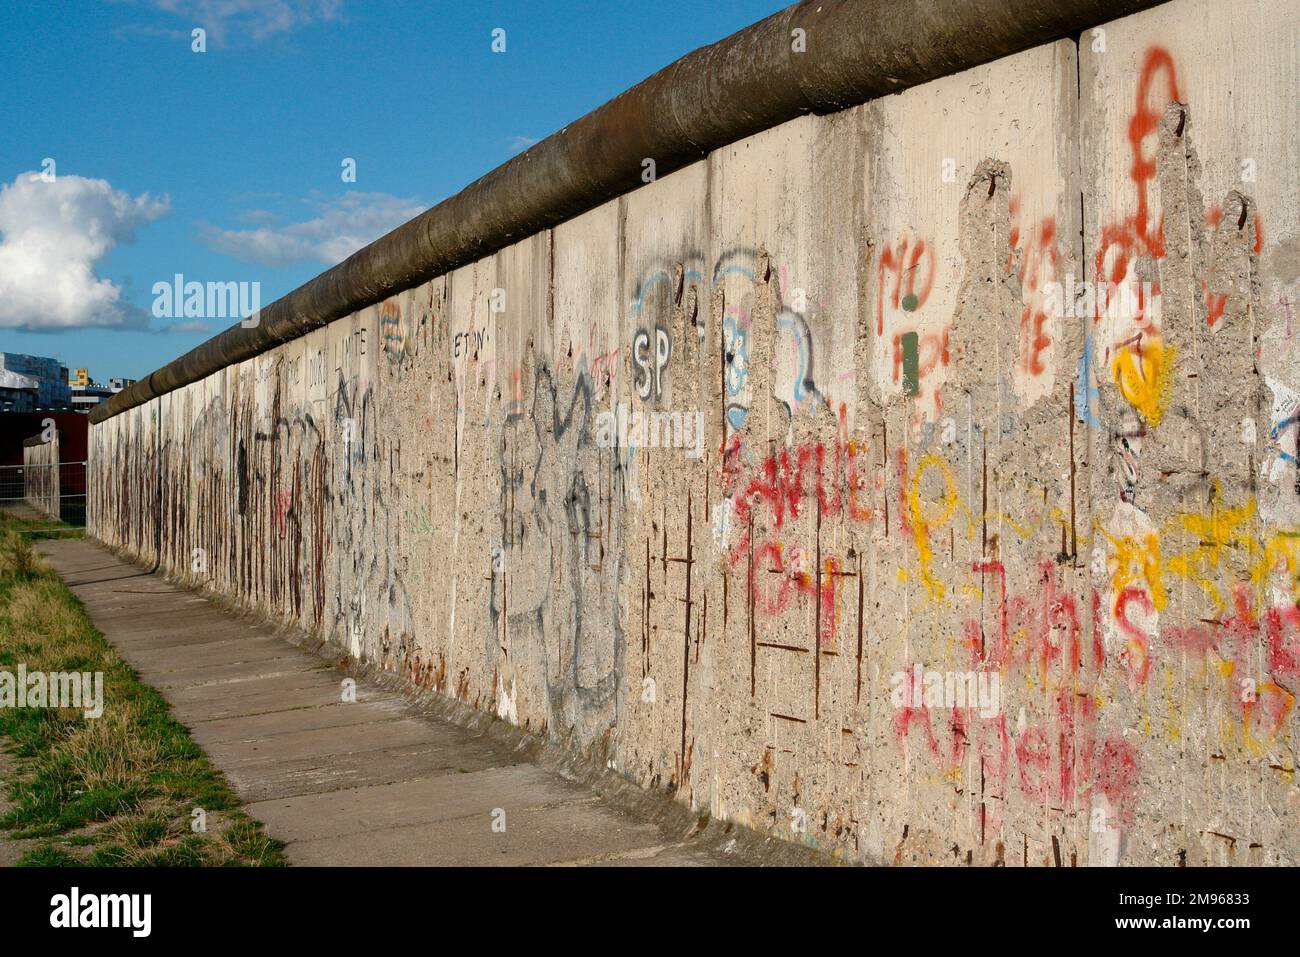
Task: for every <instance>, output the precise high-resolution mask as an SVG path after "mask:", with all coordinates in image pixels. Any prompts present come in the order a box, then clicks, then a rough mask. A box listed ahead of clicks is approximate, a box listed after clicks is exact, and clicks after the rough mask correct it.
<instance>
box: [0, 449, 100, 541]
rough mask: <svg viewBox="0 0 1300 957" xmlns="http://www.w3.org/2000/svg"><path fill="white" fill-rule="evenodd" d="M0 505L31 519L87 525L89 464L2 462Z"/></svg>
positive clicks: (0, 469)
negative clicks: (87, 467)
mask: <svg viewBox="0 0 1300 957" xmlns="http://www.w3.org/2000/svg"><path fill="white" fill-rule="evenodd" d="M0 508H3V509H6V510H8V511H9V512H11V513H13V514H17V515H20V516H22V517H24V518H28V519H40V518H48V519H50V520H51V521H56V522H62V523H64V524H66V525H74V526H78V527H84V526H85V524H86V463H85V462H55V463H36V462H29V463H27V464H26V465H0Z"/></svg>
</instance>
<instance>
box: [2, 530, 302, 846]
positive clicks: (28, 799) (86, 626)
mask: <svg viewBox="0 0 1300 957" xmlns="http://www.w3.org/2000/svg"><path fill="white" fill-rule="evenodd" d="M24 524H30V523H23V522H17V521H15V520H13V519H11V518H9V517H7V516H4V515H3V514H0V669H3V670H7V671H14V670H15V669H16V666H17V665H18V664H23V665H25V666H26V668H27V671H28V673H31V672H33V671H44V672H55V671H80V672H103V675H104V699H103V703H104V712H103V714H102V715H101V716H100V717H98V718H87V717H85V715H84V713H83V712H82V711H81V710H77V709H55V708H0V739H3V740H0V747H5V748H6V749H7V750H8V751H9V752H10V753H11V754H12V755H14V757H15V758H16V760H17V764H18V769H17V775H16V778H15V779H14V780H11V781H10V782H9V786H8V789H7V790H8V794H7V797H8V798H9V800H10V801H11V802H12V806H11V807H10V808H9V810H8V812H7V813H5V814H4V815H3V816H0V841H3V840H6V837H5V832H8V833H9V834H10V835H11V836H12V837H14V838H35V839H38V840H39V843H38V844H36V845H34V846H33V847H32V848H31V849H29V850H28V851H27V852H26V854H25V855H24V856H23V858H22V859H21V860H20V861H19V863H20V864H27V865H33V866H65V865H78V864H91V865H110V866H167V867H190V866H209V865H217V866H222V865H279V864H283V863H284V859H283V854H282V849H283V846H282V845H281V844H280V843H279V842H277V841H274V840H271V839H270V838H268V837H266V836H265V834H263V833H262V828H261V825H260V824H258V823H257V822H256V821H253V820H252V819H251V818H249V817H248V816H247V815H246V814H244V813H243V812H242V811H240V810H239V802H238V800H237V799H236V797H235V795H234V792H233V791H232V790H231V789H230V786H229V785H228V784H227V783H226V781H225V779H224V778H223V777H222V776H221V775H220V773H219V772H218V771H217V770H216V769H215V768H213V767H212V765H211V764H210V763H209V762H208V760H207V758H206V757H205V756H204V755H203V752H202V751H201V750H200V749H199V747H198V745H196V744H195V743H194V741H193V739H192V738H190V736H189V732H187V731H186V730H185V728H184V727H183V726H182V725H180V724H179V723H178V722H177V721H176V720H175V719H174V718H173V717H172V716H171V712H170V709H169V706H168V705H167V702H166V701H165V700H164V699H163V697H162V696H161V695H160V694H159V693H158V692H157V691H156V690H155V689H153V688H152V687H150V686H149V685H146V684H144V683H143V682H141V681H140V680H139V678H138V677H137V675H136V674H135V672H134V671H132V670H131V668H129V667H128V666H127V665H126V664H125V663H124V662H123V661H122V660H121V659H120V658H118V657H117V654H116V653H115V651H114V650H113V647H112V645H110V644H109V643H108V641H107V640H106V639H105V638H104V636H103V635H101V634H100V633H99V632H98V631H96V630H95V628H94V626H93V625H91V623H90V620H89V618H88V617H87V616H86V612H85V609H84V608H83V607H82V605H81V603H80V602H79V601H78V600H77V599H76V597H75V596H74V595H73V594H72V593H71V592H70V591H69V590H68V589H67V587H66V586H65V585H64V584H63V582H62V581H61V580H60V579H59V578H58V576H57V575H55V574H54V572H52V571H51V570H50V569H49V568H48V567H47V566H46V565H45V564H44V563H43V562H42V561H41V559H40V557H39V555H37V554H36V553H35V550H34V549H33V548H32V547H31V543H30V541H28V536H27V535H26V534H25V529H24V528H23V526H24ZM195 808H201V809H202V810H203V812H204V813H205V814H206V830H205V831H200V832H198V833H196V832H194V831H193V830H192V829H191V823H192V821H193V818H192V812H193V811H194V809H195Z"/></svg>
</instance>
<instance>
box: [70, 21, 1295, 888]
mask: <svg viewBox="0 0 1300 957" xmlns="http://www.w3.org/2000/svg"><path fill="white" fill-rule="evenodd" d="M1298 41H1300V15H1298V14H1297V10H1296V7H1295V5H1294V4H1293V3H1289V2H1286V0H1251V2H1246V3H1239V4H1234V5H1223V4H1217V3H1212V2H1209V0H1174V2H1172V3H1169V4H1166V5H1164V6H1161V7H1157V8H1155V9H1152V10H1150V11H1147V12H1145V13H1142V14H1138V15H1135V16H1133V17H1129V18H1126V19H1124V20H1121V21H1117V22H1114V23H1107V24H1100V25H1098V27H1097V28H1096V29H1094V30H1090V31H1088V32H1086V33H1084V34H1083V35H1081V36H1080V37H1079V38H1078V41H1077V42H1072V41H1068V40H1067V41H1060V42H1057V43H1053V44H1050V45H1047V46H1042V47H1038V48H1035V49H1031V50H1027V51H1025V52H1023V53H1020V54H1017V55H1015V56H1011V57H1008V58H1005V59H1002V60H999V61H996V62H993V63H991V64H988V65H986V66H982V67H978V68H976V69H973V70H969V71H967V72H964V73H961V74H957V75H954V76H951V77H947V78H945V79H942V80H938V81H935V82H932V83H929V84H926V85H924V86H920V87H916V88H914V89H911V90H908V91H906V92H904V93H901V94H899V95H897V96H891V97H887V98H884V99H881V100H877V101H873V102H870V103H867V104H865V105H864V106H861V107H858V108H854V109H850V110H846V111H844V112H841V113H836V114H833V115H829V116H820V117H814V116H807V117H803V118H801V119H798V120H795V121H792V122H790V123H787V124H785V125H783V126H780V127H777V128H774V129H771V130H768V131H766V132H763V133H760V134H758V135H756V136H753V137H751V138H749V139H746V140H743V141H741V142H738V143H735V144H733V145H731V146H729V147H726V148H723V149H719V150H717V151H715V152H714V153H713V154H711V155H710V156H709V158H708V159H707V160H706V161H702V162H699V163H696V164H694V165H692V166H689V167H686V168H685V169H682V170H680V171H678V172H676V173H674V174H672V175H671V176H667V177H664V178H662V179H659V180H658V181H656V182H653V183H650V184H648V185H646V186H644V187H643V188H641V189H639V190H637V191H635V192H632V193H630V194H628V195H626V196H624V197H622V198H620V199H618V200H615V201H611V202H610V203H608V204H606V205H604V206H602V207H599V208H597V209H595V210H593V211H591V212H589V213H586V214H584V215H582V216H580V217H578V218H575V219H572V220H570V221H568V222H565V223H563V224H562V225H560V226H557V227H556V228H554V229H552V230H547V231H545V232H542V233H539V234H537V235H534V236H531V237H528V238H526V239H524V240H522V241H521V242H519V243H518V244H517V245H515V246H512V247H510V248H507V249H505V250H503V251H502V252H500V253H498V254H496V255H493V256H491V257H489V258H486V259H483V260H481V261H479V262H477V263H475V264H473V265H471V266H467V267H465V268H462V269H458V270H456V271H455V272H452V273H450V274H448V275H445V276H442V277H440V278H437V279H435V280H433V281H431V282H429V283H427V284H424V285H421V286H419V287H417V288H414V289H410V290H408V291H406V292H403V293H401V294H399V295H397V296H394V297H393V298H391V299H389V300H387V301H385V302H383V303H382V304H380V305H378V306H375V307H372V308H368V309H365V310H363V311H361V312H360V313H357V314H355V315H353V316H350V317H348V318H346V319H342V320H339V321H336V322H334V323H332V324H330V325H329V326H327V327H325V328H322V329H319V330H317V331H315V332H312V333H310V334H308V335H307V336H305V337H303V338H300V339H296V340H294V341H291V342H288V343H285V344H284V345H282V346H280V347H278V348H277V349H275V350H274V351H272V352H268V353H265V354H263V355H261V356H258V357H257V358H255V359H252V360H249V361H247V362H244V363H241V364H238V365H234V366H230V367H228V368H226V369H225V370H223V371H221V372H219V373H216V374H214V375H212V376H211V377H210V378H208V379H206V380H204V381H202V382H198V383H195V384H192V385H189V386H186V387H184V388H182V389H179V390H177V391H175V392H172V393H169V394H167V395H165V396H163V397H161V398H159V399H155V400H153V401H152V402H150V403H148V404H146V405H143V406H139V407H136V408H133V409H130V410H128V411H126V412H124V413H122V414H120V415H117V416H116V417H114V418H111V419H109V420H107V421H105V422H102V423H100V424H98V425H96V426H94V430H93V435H92V440H91V441H92V449H91V458H92V462H93V463H94V464H93V466H92V468H91V470H90V473H91V477H92V489H91V498H90V527H91V529H92V531H93V533H94V534H95V535H96V536H98V537H99V538H100V539H101V540H103V541H104V542H106V543H108V544H110V545H112V546H114V547H116V548H119V549H121V550H123V551H125V552H126V553H128V554H130V555H132V556H134V557H136V558H139V559H143V560H146V561H155V560H156V561H158V562H159V563H160V565H161V567H162V568H164V569H165V570H167V571H168V572H169V573H171V574H173V575H175V576H178V577H180V578H182V579H184V580H185V581H186V582H188V583H190V584H193V585H195V586H200V587H204V588H209V589H213V590H215V591H217V592H220V593H222V594H224V595H226V596H229V597H230V598H232V599H234V600H237V601H239V602H241V603H243V604H245V605H247V606H248V607H250V608H255V609H257V610H259V611H261V612H263V613H266V614H270V615H274V616H277V617H279V618H281V619H283V620H285V621H288V622H292V623H294V624H296V625H299V626H301V627H303V628H306V629H308V630H309V631H311V632H312V633H314V634H316V635H318V636H320V637H323V638H328V639H330V640H331V641H333V642H335V643H336V644H337V645H338V646H340V647H341V648H343V649H345V650H346V651H347V652H348V653H349V654H350V655H351V656H353V658H355V659H357V660H359V661H363V662H367V663H369V664H371V665H372V666H374V667H378V668H383V669H388V670H390V671H391V672H393V673H395V674H398V675H401V676H404V677H405V678H406V679H408V680H409V681H411V682H413V683H415V684H417V685H419V686H421V687H424V688H427V689H433V690H436V691H438V692H440V693H441V694H443V695H445V696H448V697H450V698H454V699H457V700H459V701H461V702H463V703H466V704H468V705H472V706H474V707H476V708H479V709H482V710H484V711H490V712H493V713H495V714H496V715H498V716H500V717H503V718H505V719H507V720H509V721H510V722H513V723H515V724H517V725H520V726H522V727H524V728H527V729H531V730H538V731H544V732H545V733H546V734H547V735H548V736H549V737H550V738H551V739H552V740H553V741H555V742H556V743H558V744H561V745H563V746H566V747H568V748H571V749H573V750H574V751H576V752H581V753H583V754H586V755H588V756H592V757H595V758H598V759H600V760H602V761H604V762H605V763H606V764H607V765H608V766H609V767H611V768H613V769H615V770H617V771H619V772H621V773H622V774H624V775H626V776H627V777H628V778H630V779H631V780H633V781H635V782H637V783H639V784H642V785H645V786H647V787H657V788H666V789H671V790H672V791H674V792H675V793H676V795H677V797H678V799H679V800H680V801H681V802H683V804H685V805H687V806H688V807H690V808H692V809H698V810H700V811H707V812H708V813H709V814H710V815H712V816H713V817H715V818H722V819H726V820H730V821H737V822H741V823H744V824H747V825H750V826H752V827H755V828H758V829H759V830H761V831H765V832H770V833H774V834H779V835H781V836H784V837H786V838H788V839H790V840H792V841H797V842H804V843H807V844H810V845H815V846H817V847H819V848H822V849H824V850H827V851H830V852H832V853H834V854H836V855H838V856H841V857H844V858H848V859H852V860H869V861H876V860H883V861H892V862H898V863H967V862H973V863H983V864H993V863H1004V864H1064V865H1069V864H1079V865H1083V864H1167V865H1177V864H1182V863H1186V864H1207V863H1273V864H1280V863H1287V864H1296V863H1300V837H1298V836H1297V835H1298V834H1300V829H1298V828H1297V827H1296V824H1297V818H1298V815H1300V789H1297V786H1296V783H1295V742H1296V734H1297V732H1298V731H1300V724H1298V722H1300V717H1298V716H1297V713H1296V710H1295V707H1294V703H1295V699H1294V695H1295V693H1296V688H1297V683H1298V682H1300V610H1298V606H1297V598H1298V597H1300V585H1298V583H1300V577H1298V576H1300V568H1298V567H1297V551H1296V548H1297V546H1296V543H1297V542H1300V476H1298V475H1297V457H1300V449H1297V435H1298V434H1300V428H1297V423H1298V422H1300V359H1298V358H1297V353H1296V350H1295V348H1294V338H1293V325H1294V323H1295V316H1294V315H1293V313H1294V310H1295V303H1296V300H1297V298H1300V289H1298V288H1297V282H1298V278H1300V226H1297V222H1298V221H1300V218H1298V216H1297V213H1298V212H1300V182H1298V178H1297V177H1296V176H1295V173H1294V169H1293V164H1291V163H1290V160H1289V157H1290V156H1291V154H1292V152H1293V149H1294V144H1295V142H1297V140H1300V114H1298V112H1297V109H1298V108H1297V100H1296V97H1295V95H1294V92H1295V90H1296V89H1297V85H1298V81H1300V76H1298V75H1297V72H1298V71H1297V61H1296V57H1295V50H1296V49H1297V42H1298Z"/></svg>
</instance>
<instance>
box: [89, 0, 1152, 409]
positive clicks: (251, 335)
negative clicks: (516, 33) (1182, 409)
mask: <svg viewBox="0 0 1300 957" xmlns="http://www.w3.org/2000/svg"><path fill="white" fill-rule="evenodd" d="M1161 2H1163V0H1015V2H1008V0H805V2H802V3H797V4H795V5H794V6H791V7H788V8H786V9H785V10H782V11H780V12H778V13H775V14H773V15H772V16H770V17H768V18H767V19H765V20H761V21H759V22H758V23H755V24H754V25H753V26H750V27H747V28H746V29H744V30H741V31H739V32H738V33H734V34H732V35H731V36H729V37H727V38H726V39H724V40H720V41H718V42H717V43H714V44H711V45H710V46H706V47H701V48H700V49H698V50H695V51H694V52H692V53H689V54H687V55H686V56H684V57H682V58H681V59H680V60H677V61H676V62H675V63H672V64H670V65H669V66H667V67H665V68H664V69H662V70H660V71H659V72H658V73H656V74H654V75H653V76H651V77H649V78H648V79H646V80H643V81H642V82H641V83H638V84H637V85H636V86H634V87H632V88H631V89H630V90H627V91H626V92H624V93H622V94H620V95H619V96H617V97H615V98H614V99H612V100H610V101H609V102H608V103H606V104H604V105H603V106H601V107H598V108H597V109H595V110H593V111H592V112H590V113H588V114H587V115H586V116H584V117H582V118H581V119H579V120H577V121H575V122H573V123H570V124H569V125H568V126H566V127H564V129H562V130H560V131H559V132H558V133H553V134H552V135H551V136H549V137H547V138H546V139H544V140H542V141H541V142H540V143H537V144H536V145H535V146H533V147H531V148H530V149H528V150H527V151H525V152H524V153H521V154H520V155H519V156H516V157H515V158H514V159H512V160H510V161H509V162H507V163H505V164H503V165H501V166H499V167H497V168H496V169H494V170H492V172H490V173H488V174H487V175H485V176H483V177H482V178H480V179H478V180H476V181H475V182H473V183H471V184H470V185H469V186H467V187H465V189H463V190H461V191H460V192H459V193H457V194H456V195H454V196H452V197H450V198H448V199H445V200H443V201H442V202H441V203H439V204H438V205H437V206H434V207H433V208H431V209H428V210H426V211H425V212H423V213H421V214H420V215H419V216H417V217H415V218H414V219H412V220H411V221H410V222H408V223H405V224H403V225H402V226H399V227H398V228H397V229H394V230H393V231H392V232H390V233H388V234H387V235H385V236H382V237H380V238H379V239H377V240H375V241H374V242H373V243H371V244H370V245H368V246H366V247H365V248H363V249H361V250H359V251H357V252H356V253H354V254H353V255H351V256H350V257H348V258H347V259H345V260H344V261H343V262H341V263H339V264H338V265H337V266H334V267H333V268H331V269H328V270H326V271H325V272H323V273H321V274H320V275H319V276H317V277H316V278H315V279H312V280H311V281H310V282H307V283H305V284H304V285H302V286H300V287H298V288H297V289H295V290H294V291H293V292H291V293H289V294H288V295H286V296H283V297H282V298H280V299H277V300H276V301H275V302H273V303H271V304H270V305H268V306H266V307H264V308H263V309H262V310H261V312H260V316H259V322H258V323H257V324H256V325H250V326H248V327H245V326H244V325H242V324H240V325H235V326H232V327H230V328H229V329H226V330H225V331H223V332H221V333H219V334H217V335H216V336H214V337H213V338H211V339H209V340H208V341H207V342H204V343H202V344H201V345H199V346H197V347H196V348H194V349H192V350H190V351H189V352H187V353H186V354H185V355H183V356H181V357H180V358H178V359H175V360H173V361H172V362H170V363H168V364H167V365H165V366H163V367H162V368H161V369H158V370H156V371H155V372H153V373H151V374H150V375H149V376H148V377H147V378H145V379H141V380H140V381H138V382H136V383H134V384H133V385H131V386H130V387H129V388H128V389H126V390H124V391H122V392H119V393H118V394H117V395H115V396H113V397H112V398H111V399H109V400H108V401H107V402H105V403H102V404H100V405H98V406H97V407H96V408H95V409H94V411H92V412H91V415H90V421H91V422H92V423H95V422H102V421H103V420H105V419H107V418H110V417H112V416H114V415H117V414H118V413H120V412H124V411H126V410H127V409H130V408H132V407H134V406H137V405H140V404H142V403H145V402H148V401H149V400H150V399H153V398H156V397H158V396H160V395H164V394H165V393H167V392H171V391H172V390H174V389H178V388H180V387H181V386H184V385H187V384H189V383H191V382H196V381H198V380H199V379H202V378H205V377H206V376H209V375H211V374H212V373H214V372H216V371H218V370H220V369H222V368H224V367H226V366H228V365H231V364H232V363H235V362H241V361H243V360H246V359H250V358H252V357H253V356H256V355H258V354H260V353H262V352H265V351H266V350H268V349H271V348H274V347H275V346H277V345H279V344H281V343H283V342H287V341H289V340H291V339H295V338H297V337H299V336H302V335H305V334H306V333H308V332H310V331H312V330H313V329H317V328H319V327H321V326H323V325H325V324H327V323H329V322H332V321H334V320H335V319H340V318H342V317H343V316H347V315H349V314H351V313H353V312H356V311H358V310H359V309H363V308H365V307H366V306H370V305H374V304H375V303H378V302H381V301H383V300H384V299H386V298H387V297H389V296H391V295H393V294H394V293H397V292H401V291H402V290H405V289H410V288H412V287H414V286H417V285H419V284H420V283H423V282H427V281H428V280H430V279H433V278H434V277H436V276H440V275H443V274H444V273H447V272H450V271H451V270H453V269H456V268H458V267H460V266H464V265H467V264H468V263H471V262H474V261H475V260H478V259H481V258H483V257H484V256H488V255H491V254H492V253H494V252H496V251H498V250H500V249H503V248H504V247H506V246H508V245H511V244H512V243H516V242H518V241H520V240H522V239H525V238H527V237H528V236H531V235H533V234H534V233H537V232H539V231H541V230H543V229H547V228H549V227H552V226H555V225H556V224H558V223H561V222H563V221H564V220H566V219H571V218H572V217H574V216H577V215H578V214H580V213H583V212H586V211H587V210H589V209H593V208H595V207H596V206H599V205H600V204H601V203H604V202H606V201H608V200H610V199H613V198H615V197H617V196H620V195H622V194H624V193H627V192H631V191H632V190H634V189H636V188H637V187H639V186H642V185H644V184H643V182H642V178H641V177H642V172H643V169H644V167H643V165H642V164H643V161H644V160H646V159H652V160H654V163H655V172H656V175H657V176H662V175H666V174H668V173H671V172H673V171H674V170H677V169H681V168H682V167H683V166H686V165H688V164H690V163H693V162H696V161H697V160H699V159H702V158H703V157H705V156H707V155H708V154H709V153H710V152H712V151H713V150H715V149H718V148H720V147H723V146H726V145H728V144H730V143H734V142H736V141H737V140H740V139H743V138H745V137H746V136H751V135H753V134H755V133H758V132H761V131H762V130H765V129H769V128H771V127H773V126H777V125H779V124H781V123H784V122H786V121H788V120H791V119H794V118H796V117H798V116H800V115H802V114H805V113H833V112H835V111H837V110H842V109H846V108H847V107H850V106H856V105H858V104H860V103H864V102H866V101H867V100H870V99H874V98H876V97H879V96H882V95H885V94H887V93H896V92H899V91H901V90H905V89H907V88H909V87H912V86H916V85H918V84H921V83H925V82H928V81H930V80H935V79H938V78H939V77H943V76H948V75H951V74H953V73H957V72H960V71H961V70H966V69H969V68H971V67H974V66H978V65H980V64H982V63H987V62H989V61H991V60H996V59H998V58H1000V57H1003V56H1007V55H1008V54H1011V53H1016V52H1019V51H1021V50H1025V49H1028V48H1030V47H1033V46H1037V45H1039V44H1041V43H1046V42H1049V41H1052V40H1056V39H1060V38H1062V37H1073V36H1075V35H1077V34H1078V33H1079V32H1080V31H1082V30H1085V29H1087V28H1088V27H1092V26H1096V25H1097V24H1099V23H1104V22H1106V21H1109V20H1113V19H1116V18H1118V17H1122V16H1126V15H1128V14H1131V13H1135V12H1137V11H1140V10H1144V9H1146V8H1148V7H1154V6H1158V5H1159V3H1161ZM796 31H802V33H797V32H796Z"/></svg>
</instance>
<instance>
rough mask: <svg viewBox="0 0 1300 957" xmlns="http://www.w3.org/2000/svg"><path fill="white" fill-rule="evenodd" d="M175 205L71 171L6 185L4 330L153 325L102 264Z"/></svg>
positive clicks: (0, 299) (1, 260) (1, 199)
mask: <svg viewBox="0 0 1300 957" xmlns="http://www.w3.org/2000/svg"><path fill="white" fill-rule="evenodd" d="M169 205H170V202H169V200H168V199H167V197H165V196H164V197H163V198H161V199H154V198H153V197H151V196H150V195H149V194H148V193H144V194H142V195H140V196H136V197H132V196H130V195H129V194H127V193H124V192H122V191H121V190H117V189H113V187H112V186H110V185H109V184H108V182H107V181H106V180H102V179H86V178H85V177H83V176H74V175H70V174H67V173H63V174H60V175H59V176H58V177H57V178H56V179H54V180H52V181H48V182H47V181H46V180H44V179H43V178H42V176H41V174H40V173H21V174H19V176H18V178H17V179H15V180H14V181H13V182H12V183H6V184H5V185H4V186H2V187H0V327H8V328H21V329H59V328H72V327H77V326H126V327H143V326H146V325H148V315H147V314H146V313H145V312H144V311H143V310H141V309H138V308H136V307H134V306H132V305H130V304H129V303H125V302H123V301H122V294H121V290H120V289H118V287H117V286H115V285H113V283H112V282H110V281H109V280H107V279H101V278H100V277H99V276H97V275H95V264H96V262H98V261H99V260H100V259H102V258H103V257H104V256H105V255H107V254H108V253H109V251H110V250H112V248H113V247H114V246H116V245H117V244H118V243H127V242H131V241H132V240H133V239H134V238H135V231H136V229H137V228H138V227H140V226H143V225H145V224H147V223H149V222H152V221H153V220H155V219H157V218H158V217H159V216H161V215H162V214H163V213H165V212H167V209H168V206H169Z"/></svg>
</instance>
